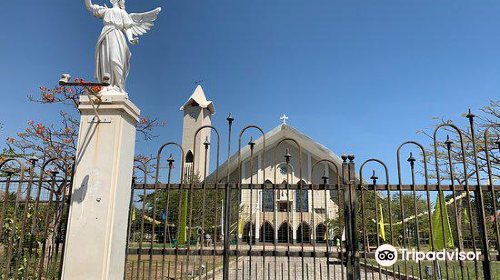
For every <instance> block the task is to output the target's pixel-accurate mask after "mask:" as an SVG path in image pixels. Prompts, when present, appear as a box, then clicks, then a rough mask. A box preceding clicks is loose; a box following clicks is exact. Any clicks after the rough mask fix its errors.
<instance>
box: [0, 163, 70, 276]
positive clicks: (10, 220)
mask: <svg viewBox="0 0 500 280" xmlns="http://www.w3.org/2000/svg"><path fill="white" fill-rule="evenodd" d="M23 162H25V160H23V159H14V158H9V159H5V160H2V161H1V162H0V171H1V175H2V177H0V211H1V212H0V234H1V235H0V245H1V248H0V265H1V268H0V271H1V276H0V279H60V272H61V267H62V259H63V252H64V239H65V236H64V234H65V229H66V223H67V213H68V210H69V194H70V193H71V168H70V166H68V165H67V163H66V162H64V161H62V160H59V159H51V160H48V161H46V162H44V163H43V164H42V165H41V166H37V159H30V160H29V161H28V166H27V167H26V166H25V164H24V163H23Z"/></svg>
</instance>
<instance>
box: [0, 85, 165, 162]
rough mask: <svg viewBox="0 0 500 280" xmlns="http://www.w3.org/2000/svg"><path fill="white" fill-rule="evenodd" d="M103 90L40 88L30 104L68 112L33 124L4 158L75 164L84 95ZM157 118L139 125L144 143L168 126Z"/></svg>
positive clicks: (8, 141) (9, 141)
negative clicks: (57, 160)
mask: <svg viewBox="0 0 500 280" xmlns="http://www.w3.org/2000/svg"><path fill="white" fill-rule="evenodd" d="M75 82H76V83H84V82H85V81H84V80H83V79H78V78H77V79H75ZM100 90H101V88H100V87H91V88H87V87H83V86H76V87H64V86H57V87H54V88H47V87H40V89H39V93H38V94H37V96H36V97H34V96H29V101H30V102H33V103H37V104H43V105H52V106H56V105H59V106H60V107H65V108H68V110H61V111H60V112H59V116H60V119H59V120H55V121H54V122H52V123H51V124H45V123H41V122H38V121H35V120H29V121H28V122H27V127H26V128H25V129H24V130H23V131H22V132H19V133H17V135H16V136H10V137H8V138H7V139H6V144H7V147H8V148H7V149H5V150H4V152H3V155H2V156H3V157H12V156H16V157H19V156H21V157H24V158H30V157H34V156H36V157H38V158H40V159H41V160H40V161H39V162H40V163H43V162H44V161H45V160H48V159H50V158H56V157H57V158H60V159H63V160H66V161H67V162H71V161H72V158H73V156H74V155H75V153H76V148H77V140H78V126H79V119H80V118H79V110H78V106H79V104H80V102H79V98H80V96H81V95H82V94H95V93H98V92H99V91H100ZM164 125H165V123H164V122H160V121H159V120H158V119H157V118H150V117H146V118H142V119H140V121H139V123H138V125H137V131H138V132H139V133H140V134H141V135H142V139H143V140H150V139H153V138H155V137H157V135H155V134H154V129H155V128H157V127H159V126H164Z"/></svg>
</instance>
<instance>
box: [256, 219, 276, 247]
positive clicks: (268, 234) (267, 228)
mask: <svg viewBox="0 0 500 280" xmlns="http://www.w3.org/2000/svg"><path fill="white" fill-rule="evenodd" d="M259 241H260V242H273V243H274V228H273V226H272V225H271V224H270V223H269V222H267V221H266V222H265V223H264V224H263V225H262V226H261V227H260V238H259Z"/></svg>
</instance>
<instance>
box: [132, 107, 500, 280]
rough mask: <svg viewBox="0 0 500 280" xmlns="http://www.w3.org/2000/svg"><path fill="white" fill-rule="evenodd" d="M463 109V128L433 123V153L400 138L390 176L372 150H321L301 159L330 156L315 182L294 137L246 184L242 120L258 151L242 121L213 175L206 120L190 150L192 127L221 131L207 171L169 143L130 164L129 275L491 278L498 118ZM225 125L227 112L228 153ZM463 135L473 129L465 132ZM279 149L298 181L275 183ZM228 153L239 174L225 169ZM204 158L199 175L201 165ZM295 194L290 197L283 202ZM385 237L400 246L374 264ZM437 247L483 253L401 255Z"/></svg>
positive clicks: (495, 259)
mask: <svg viewBox="0 0 500 280" xmlns="http://www.w3.org/2000/svg"><path fill="white" fill-rule="evenodd" d="M467 117H468V118H469V120H470V126H469V128H468V129H467V130H466V131H463V130H460V129H459V128H458V127H456V126H454V125H453V124H443V125H440V126H438V127H437V128H436V130H435V133H434V147H433V150H432V149H431V152H430V153H431V154H429V151H427V150H426V149H424V147H423V146H422V145H421V144H419V143H417V142H413V141H408V142H405V143H403V144H402V145H401V146H399V148H398V149H397V160H398V162H397V177H398V178H397V183H396V184H394V183H393V182H391V180H390V178H389V174H390V173H389V170H388V167H387V165H386V164H385V163H384V162H383V161H381V160H379V159H369V160H366V161H365V162H363V163H362V164H361V165H360V168H359V169H356V166H355V161H354V159H355V158H354V156H353V155H343V156H342V160H341V162H334V161H333V160H332V159H318V160H317V161H316V162H315V163H314V165H313V166H309V168H311V169H314V168H315V167H317V166H319V164H327V165H328V166H329V167H330V168H331V169H332V170H334V172H333V175H330V176H328V175H327V174H326V173H325V175H324V176H322V178H321V180H320V182H313V181H312V179H311V181H310V182H308V183H306V182H305V181H304V180H303V176H302V171H303V170H302V151H301V149H302V147H301V146H300V143H299V142H298V141H296V140H295V139H290V138H286V139H282V140H281V141H280V142H278V143H277V144H276V145H274V146H273V147H271V149H269V150H270V151H272V152H273V160H274V162H273V164H272V165H271V166H272V169H273V171H272V172H271V174H266V172H265V169H264V172H261V173H262V177H260V175H258V176H259V178H258V179H257V177H256V176H257V175H256V176H253V175H252V176H251V177H250V178H249V181H248V180H247V181H246V182H243V180H242V176H241V169H242V159H241V154H242V144H241V143H242V136H243V135H244V134H245V132H246V131H247V130H248V129H253V130H255V131H257V132H260V133H262V135H263V137H264V139H262V143H263V149H264V151H266V147H265V141H266V139H265V135H264V133H263V131H262V129H260V128H259V127H257V126H248V127H246V128H244V129H243V130H242V131H241V133H240V134H239V139H238V142H239V150H238V156H237V159H234V158H233V159H232V158H229V157H228V159H227V162H226V165H225V168H227V172H226V176H224V177H222V176H220V175H219V173H222V171H221V169H222V168H221V167H220V166H219V152H220V137H219V133H218V131H217V130H216V129H215V128H214V127H211V126H204V127H201V128H200V129H199V130H198V131H197V132H196V133H195V136H194V139H195V140H194V143H195V145H194V146H195V150H194V151H193V152H192V153H190V155H189V157H188V163H192V162H194V159H195V158H196V156H197V151H196V138H197V135H198V133H199V132H200V131H201V130H204V129H210V130H212V131H214V132H215V134H216V136H217V138H218V140H219V141H217V146H216V158H217V166H216V171H215V174H213V175H214V176H210V179H207V178H196V176H195V174H193V168H192V165H189V166H187V163H186V162H185V159H186V154H185V151H183V150H182V147H181V146H180V145H179V144H176V143H166V144H165V145H163V146H162V147H161V148H160V149H159V151H158V153H157V157H156V158H155V160H153V161H146V162H144V161H141V162H137V166H136V173H135V176H136V177H134V182H133V184H132V186H133V188H132V198H131V211H130V221H129V238H128V248H127V252H128V254H127V261H126V276H125V278H126V279H249V280H251V279H303V280H304V279H308V280H309V279H362V278H363V279H382V278H384V277H385V278H386V279H395V278H397V279H497V278H499V277H500V263H499V261H500V257H499V253H500V236H499V227H498V219H499V218H500V212H499V210H498V209H497V203H499V202H500V186H498V185H494V180H495V179H496V178H498V174H496V173H495V171H496V170H498V165H499V162H498V152H499V151H498V150H499V149H500V147H499V142H498V140H497V139H498V138H497V137H496V136H495V135H493V136H492V134H494V133H496V134H497V135H498V130H497V128H498V126H497V125H491V126H489V127H487V128H485V129H484V130H483V131H484V135H482V137H478V136H476V135H475V131H474V122H473V119H474V116H473V115H472V114H470V113H469V115H468V116H467ZM232 122H233V119H232V117H231V116H230V117H228V125H229V126H228V128H229V139H228V147H227V148H228V154H230V151H231V128H232ZM443 131H446V132H448V133H456V135H457V137H456V139H457V141H456V142H455V143H454V142H453V141H451V140H449V139H448V140H447V141H442V142H440V141H438V139H439V137H438V134H439V133H443ZM493 131H494V132H493ZM464 132H467V135H468V136H470V137H469V138H467V139H464V138H465V137H464ZM492 132H493V133H492ZM283 143H290V144H293V145H295V146H296V147H297V151H298V152H297V153H296V154H293V151H292V152H290V151H289V150H288V149H287V151H286V153H285V154H284V155H280V156H278V155H277V152H276V151H277V150H278V149H277V147H279V146H280V145H282V144H283ZM248 145H249V151H250V158H249V160H250V163H249V164H250V168H251V170H252V171H253V170H254V168H256V166H254V165H255V164H254V161H255V159H254V157H255V155H254V153H253V152H254V147H255V145H256V144H255V142H254V141H253V140H251V141H250V142H249V144H248ZM492 145H493V146H492ZM204 147H205V150H204V151H199V153H205V155H207V154H208V151H209V149H210V147H211V144H210V143H209V142H208V141H206V142H205V143H204ZM490 147H493V148H490ZM172 148H174V149H177V153H178V154H179V155H178V156H177V157H174V156H172V154H171V155H170V157H168V158H166V156H165V155H164V153H166V152H165V151H167V150H172ZM467 148H470V150H467ZM403 151H410V153H408V154H407V155H409V157H408V158H407V159H406V156H405V159H406V160H405V159H403V160H402V159H401V157H402V154H401V153H402V152H403ZM414 154H415V156H414ZM278 157H279V158H280V159H284V161H285V162H286V164H288V162H289V160H290V158H291V157H297V158H298V159H299V168H300V170H299V172H298V174H299V175H298V177H299V178H298V179H299V181H298V183H297V184H290V183H288V182H289V181H288V180H287V181H286V182H284V183H283V184H279V183H278V182H277V180H276V172H277V167H278V166H277V164H276V163H277V158H278ZM206 158H208V157H207V156H205V159H206ZM416 158H418V159H416ZM234 160H236V162H237V172H236V174H237V176H236V179H234V178H235V177H231V176H230V174H231V172H230V170H229V168H230V164H231V161H234ZM264 160H265V159H263V160H262V161H264ZM431 160H432V161H433V163H431V162H429V161H431ZM403 161H406V163H405V164H403ZM176 162H180V166H181V167H180V170H181V172H180V178H179V181H178V182H180V183H173V182H172V181H173V180H172V175H173V171H174V170H175V169H174V165H175V163H176ZM376 165H378V166H379V167H375V166H376ZM204 166H205V167H204V168H205V172H204V174H207V172H206V171H207V170H206V168H207V164H206V162H205V165H204ZM262 166H264V167H265V166H266V165H265V163H262ZM369 166H371V167H372V168H373V169H377V170H380V168H381V170H382V173H381V174H382V175H383V176H382V177H383V183H379V178H378V176H379V174H377V173H376V172H375V171H372V170H370V172H369V173H370V175H371V177H370V178H366V177H367V175H366V173H367V171H366V169H367V168H368V167H369ZM458 169H460V171H457V170H458ZM151 170H152V171H151ZM186 170H187V171H186ZM404 170H405V171H404ZM304 171H305V170H304ZM313 171H314V170H313ZM313 171H311V173H313ZM178 172H179V171H177V173H178ZM273 173H274V174H273ZM256 174H260V173H256ZM287 176H288V171H287ZM287 178H288V177H287ZM403 178H405V179H406V178H408V181H409V183H405V182H404V180H403ZM197 179H199V180H197ZM210 180H212V182H210ZM162 181H163V182H162ZM431 181H434V182H435V183H431ZM256 182H259V183H256ZM420 182H421V183H420ZM471 182H472V183H471ZM292 197H295V199H296V204H294V203H293V201H292V202H291V203H290V201H291V198H292ZM283 201H285V202H286V203H283ZM270 203H272V205H271V206H269V204H270ZM315 204H316V205H315ZM320 204H321V206H320V207H317V205H320ZM303 205H307V207H303ZM248 209H250V210H248ZM382 244H392V245H393V246H394V247H395V248H396V250H397V256H398V261H396V262H395V263H394V264H393V265H391V266H388V267H383V266H381V265H380V264H379V263H378V262H377V261H376V256H375V255H376V249H377V248H378V247H379V246H380V245H382ZM443 249H446V250H447V251H448V252H456V253H457V254H460V253H464V254H465V255H467V253H472V254H476V253H480V254H479V255H480V257H479V258H478V259H475V260H471V261H467V260H461V259H456V260H455V259H445V260H435V261H428V260H423V261H419V262H415V261H414V260H411V259H410V260H409V259H408V257H411V254H410V255H405V254H406V252H408V253H413V252H414V251H415V252H416V251H421V252H424V253H428V252H438V251H441V250H443ZM405 250H406V251H405ZM403 257H405V259H403Z"/></svg>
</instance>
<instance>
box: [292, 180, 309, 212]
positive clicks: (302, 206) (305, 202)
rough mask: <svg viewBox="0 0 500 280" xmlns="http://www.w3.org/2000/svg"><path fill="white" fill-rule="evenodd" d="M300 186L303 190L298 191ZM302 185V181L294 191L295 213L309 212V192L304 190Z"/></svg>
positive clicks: (303, 183)
mask: <svg viewBox="0 0 500 280" xmlns="http://www.w3.org/2000/svg"><path fill="white" fill-rule="evenodd" d="M301 185H302V186H303V187H302V188H304V189H302V190H301V189H300V186H301ZM304 185H305V182H304V181H301V182H299V183H298V184H297V190H296V191H295V209H296V211H297V212H307V211H309V192H308V191H307V189H305V186H304ZM301 194H302V195H301ZM301 202H302V203H301Z"/></svg>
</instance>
